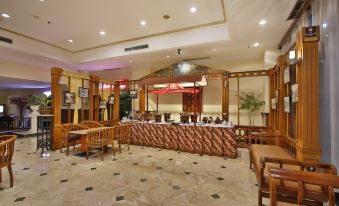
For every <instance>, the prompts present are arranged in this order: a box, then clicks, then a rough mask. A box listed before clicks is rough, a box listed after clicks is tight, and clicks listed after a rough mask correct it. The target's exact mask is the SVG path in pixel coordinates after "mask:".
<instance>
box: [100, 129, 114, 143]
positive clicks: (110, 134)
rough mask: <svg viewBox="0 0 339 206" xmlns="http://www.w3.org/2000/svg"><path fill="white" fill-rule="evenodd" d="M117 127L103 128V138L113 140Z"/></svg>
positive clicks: (107, 140) (106, 140)
mask: <svg viewBox="0 0 339 206" xmlns="http://www.w3.org/2000/svg"><path fill="white" fill-rule="evenodd" d="M114 134H115V128H114V127H111V128H107V129H104V130H102V134H101V135H102V136H101V138H102V140H103V141H105V142H112V141H113V140H114V139H115V135H114Z"/></svg>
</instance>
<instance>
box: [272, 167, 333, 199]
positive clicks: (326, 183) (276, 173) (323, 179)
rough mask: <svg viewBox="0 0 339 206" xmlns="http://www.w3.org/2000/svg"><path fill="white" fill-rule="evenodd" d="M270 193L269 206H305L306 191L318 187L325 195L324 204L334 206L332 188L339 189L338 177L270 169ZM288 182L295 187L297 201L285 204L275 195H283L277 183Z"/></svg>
mask: <svg viewBox="0 0 339 206" xmlns="http://www.w3.org/2000/svg"><path fill="white" fill-rule="evenodd" d="M269 179H270V193H271V198H270V202H271V204H270V205H271V206H284V205H286V206H287V205H303V204H306V203H305V200H306V199H307V197H306V196H305V194H307V192H309V191H308V189H307V188H310V187H319V188H320V189H321V190H323V191H324V193H326V194H327V196H328V197H327V198H326V200H325V201H324V202H327V201H328V205H329V206H335V194H334V188H338V187H339V176H336V175H332V174H323V173H317V172H305V171H293V170H287V169H282V168H270V169H269ZM281 181H290V182H294V183H295V184H296V185H297V191H294V192H295V193H296V194H297V197H298V198H297V201H296V202H295V203H285V202H281V201H277V199H278V198H277V195H278V194H280V195H284V193H281V191H280V189H279V186H280V184H279V182H281ZM321 205H322V204H321Z"/></svg>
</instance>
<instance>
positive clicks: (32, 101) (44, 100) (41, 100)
mask: <svg viewBox="0 0 339 206" xmlns="http://www.w3.org/2000/svg"><path fill="white" fill-rule="evenodd" d="M51 102H52V100H51V99H50V97H48V96H47V95H45V94H40V95H32V96H30V97H29V99H28V105H39V106H43V107H46V106H49V105H50V103H51Z"/></svg>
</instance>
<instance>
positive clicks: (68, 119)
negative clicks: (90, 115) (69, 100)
mask: <svg viewBox="0 0 339 206" xmlns="http://www.w3.org/2000/svg"><path fill="white" fill-rule="evenodd" d="M68 91H69V92H71V77H68ZM67 122H68V123H71V104H68V105H67Z"/></svg>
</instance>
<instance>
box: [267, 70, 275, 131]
mask: <svg viewBox="0 0 339 206" xmlns="http://www.w3.org/2000/svg"><path fill="white" fill-rule="evenodd" d="M268 75H269V81H270V99H269V104H270V114H269V124H268V126H269V127H271V128H272V129H273V128H274V110H273V109H272V103H271V99H272V98H273V97H274V95H275V94H274V93H275V91H274V69H270V70H269V72H268Z"/></svg>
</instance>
